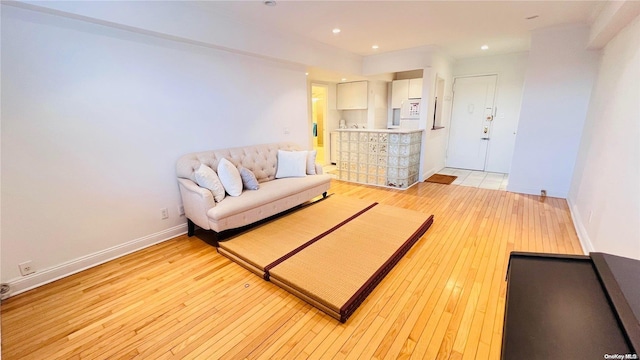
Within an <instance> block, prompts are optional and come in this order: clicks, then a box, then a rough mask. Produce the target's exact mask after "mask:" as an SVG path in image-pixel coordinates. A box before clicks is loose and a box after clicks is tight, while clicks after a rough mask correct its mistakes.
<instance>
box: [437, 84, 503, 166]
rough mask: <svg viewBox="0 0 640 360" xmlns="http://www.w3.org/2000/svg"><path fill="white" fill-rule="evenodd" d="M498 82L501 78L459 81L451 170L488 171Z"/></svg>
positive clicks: (453, 115) (453, 113)
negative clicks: (488, 150) (485, 167)
mask: <svg viewBox="0 0 640 360" xmlns="http://www.w3.org/2000/svg"><path fill="white" fill-rule="evenodd" d="M496 80H497V75H487V76H474V77H464V78H457V79H456V80H455V82H454V84H453V86H454V93H453V109H452V110H451V132H450V133H449V150H448V151H447V166H448V167H453V168H459V169H470V170H484V166H485V161H486V158H487V148H488V146H489V141H490V139H491V123H492V120H493V104H494V97H495V90H496Z"/></svg>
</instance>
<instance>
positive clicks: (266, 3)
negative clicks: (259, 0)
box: [264, 0, 276, 6]
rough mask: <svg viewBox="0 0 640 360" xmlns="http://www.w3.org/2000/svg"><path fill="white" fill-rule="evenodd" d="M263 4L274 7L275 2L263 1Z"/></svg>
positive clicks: (272, 0)
mask: <svg viewBox="0 0 640 360" xmlns="http://www.w3.org/2000/svg"><path fill="white" fill-rule="evenodd" d="M264 4H265V5H267V6H276V0H264Z"/></svg>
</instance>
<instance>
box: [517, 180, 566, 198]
mask: <svg viewBox="0 0 640 360" xmlns="http://www.w3.org/2000/svg"><path fill="white" fill-rule="evenodd" d="M507 191H509V192H514V193H519V194H528V195H538V196H540V189H532V188H527V187H521V186H514V185H513V184H511V183H508V184H507ZM547 196H548V197H554V198H560V199H566V198H567V194H565V193H560V192H556V191H555V190H547Z"/></svg>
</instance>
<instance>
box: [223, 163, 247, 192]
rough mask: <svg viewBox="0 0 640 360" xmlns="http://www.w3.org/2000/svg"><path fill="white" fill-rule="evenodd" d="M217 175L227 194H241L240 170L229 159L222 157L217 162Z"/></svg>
mask: <svg viewBox="0 0 640 360" xmlns="http://www.w3.org/2000/svg"><path fill="white" fill-rule="evenodd" d="M218 176H219V177H220V181H221V182H222V185H224V189H225V190H226V191H227V194H229V195H231V196H240V194H242V178H241V177H240V172H238V169H237V168H236V167H235V165H233V164H232V163H231V161H229V160H227V159H225V158H222V159H221V160H220V161H219V162H218Z"/></svg>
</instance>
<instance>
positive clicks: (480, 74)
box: [444, 72, 500, 171]
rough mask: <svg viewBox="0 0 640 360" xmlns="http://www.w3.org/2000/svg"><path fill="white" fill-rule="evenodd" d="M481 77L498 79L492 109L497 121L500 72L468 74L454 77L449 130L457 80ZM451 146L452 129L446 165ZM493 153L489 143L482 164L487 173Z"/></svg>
mask: <svg viewBox="0 0 640 360" xmlns="http://www.w3.org/2000/svg"><path fill="white" fill-rule="evenodd" d="M481 76H495V77H496V86H495V89H494V93H493V104H492V105H491V106H492V109H493V118H494V119H495V117H496V115H497V114H498V112H497V108H496V103H497V101H498V91H499V86H498V84H500V74H499V73H498V72H487V73H477V74H468V75H454V76H453V82H452V84H451V89H452V93H453V96H452V97H451V109H452V110H451V113H450V115H449V128H451V127H453V125H452V124H453V102H454V101H456V92H455V86H456V80H457V79H463V78H474V77H481ZM492 129H493V121H492V122H491V129H490V130H489V131H490V132H491V130H492ZM450 144H451V129H449V137H448V138H447V149H446V150H445V158H444V163H445V165H446V164H447V159H448V158H449V145H450ZM490 152H491V142H489V143H488V144H487V153H486V155H485V157H484V163H483V164H482V169H483V170H482V171H486V170H485V169H486V168H487V159H488V158H489V154H490Z"/></svg>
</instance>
